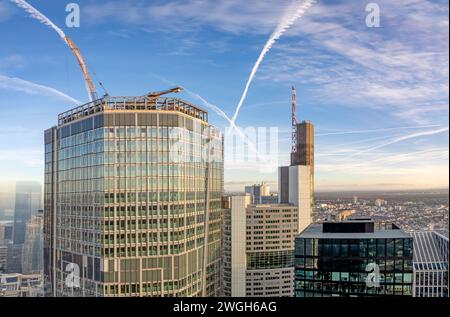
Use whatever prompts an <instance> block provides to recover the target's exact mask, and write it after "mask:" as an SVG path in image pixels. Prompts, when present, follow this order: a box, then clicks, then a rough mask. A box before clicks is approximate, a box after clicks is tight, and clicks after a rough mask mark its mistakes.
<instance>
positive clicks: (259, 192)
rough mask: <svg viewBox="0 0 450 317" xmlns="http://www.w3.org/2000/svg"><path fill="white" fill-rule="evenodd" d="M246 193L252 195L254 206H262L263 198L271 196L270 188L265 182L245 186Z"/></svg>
mask: <svg viewBox="0 0 450 317" xmlns="http://www.w3.org/2000/svg"><path fill="white" fill-rule="evenodd" d="M245 193H247V194H250V195H252V197H253V203H254V204H262V200H263V197H267V196H270V187H269V185H267V184H266V183H264V182H263V183H261V184H254V185H251V186H245Z"/></svg>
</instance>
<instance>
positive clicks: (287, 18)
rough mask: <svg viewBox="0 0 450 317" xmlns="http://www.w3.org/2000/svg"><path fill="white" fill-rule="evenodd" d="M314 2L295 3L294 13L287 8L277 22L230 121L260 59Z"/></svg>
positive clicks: (312, 0) (254, 73) (248, 86)
mask: <svg viewBox="0 0 450 317" xmlns="http://www.w3.org/2000/svg"><path fill="white" fill-rule="evenodd" d="M297 2H298V1H297ZM315 2H316V1H315V0H305V1H303V2H302V3H301V4H299V5H297V7H296V9H294V13H292V11H293V9H292V8H289V10H288V11H287V12H286V14H285V15H284V16H283V18H282V19H281V22H280V23H279V24H278V26H277V28H276V29H275V31H274V32H273V33H272V35H271V36H270V38H269V40H268V41H267V43H266V45H264V47H263V49H262V51H261V54H260V55H259V57H258V59H257V60H256V63H255V65H254V66H253V69H252V71H251V73H250V77H249V79H248V81H247V84H246V85H245V89H244V92H243V94H242V97H241V99H240V101H239V104H238V106H237V108H236V111H235V113H234V115H233V118H232V119H231V121H232V122H233V123H235V122H236V119H237V117H238V115H239V111H240V110H241V107H242V104H243V103H244V100H245V98H246V97H247V93H248V90H249V88H250V84H251V83H252V81H253V78H254V77H255V75H256V72H257V71H258V69H259V66H260V65H261V63H262V61H263V60H264V57H265V56H266V54H267V53H268V52H269V51H270V49H271V48H272V46H273V45H274V44H275V43H276V41H277V40H278V39H280V37H281V36H283V34H284V33H285V32H286V31H287V30H288V29H289V28H290V27H291V26H292V25H293V24H294V23H295V21H297V20H298V19H299V18H301V17H302V16H303V14H304V13H305V12H306V10H307V9H308V8H310V7H311V6H312V5H313V4H314V3H315ZM294 5H295V4H294Z"/></svg>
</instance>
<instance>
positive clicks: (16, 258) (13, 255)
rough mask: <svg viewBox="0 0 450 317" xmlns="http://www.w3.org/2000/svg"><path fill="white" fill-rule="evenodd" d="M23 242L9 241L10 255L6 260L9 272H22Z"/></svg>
mask: <svg viewBox="0 0 450 317" xmlns="http://www.w3.org/2000/svg"><path fill="white" fill-rule="evenodd" d="M22 251H23V244H14V243H8V256H7V260H6V272H7V273H20V272H22Z"/></svg>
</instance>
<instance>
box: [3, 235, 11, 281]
mask: <svg viewBox="0 0 450 317" xmlns="http://www.w3.org/2000/svg"><path fill="white" fill-rule="evenodd" d="M10 243H12V242H7V241H5V240H0V274H2V273H6V269H7V261H8V248H9V247H8V245H9V244H10Z"/></svg>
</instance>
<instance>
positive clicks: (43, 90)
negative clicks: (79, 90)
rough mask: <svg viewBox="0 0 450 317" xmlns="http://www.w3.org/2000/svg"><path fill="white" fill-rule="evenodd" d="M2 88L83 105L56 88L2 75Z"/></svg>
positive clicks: (0, 76)
mask: <svg viewBox="0 0 450 317" xmlns="http://www.w3.org/2000/svg"><path fill="white" fill-rule="evenodd" d="M1 88H4V89H12V90H17V91H22V92H25V93H28V94H40V95H46V96H55V97H60V98H62V99H65V100H67V101H69V102H70V103H73V104H75V105H77V106H79V105H81V104H82V102H81V101H79V100H76V99H74V98H72V97H70V96H68V95H66V94H65V93H63V92H61V91H59V90H56V89H55V88H51V87H47V86H43V85H39V84H35V83H32V82H30V81H26V80H23V79H20V78H15V77H7V76H3V75H0V89H1Z"/></svg>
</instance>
